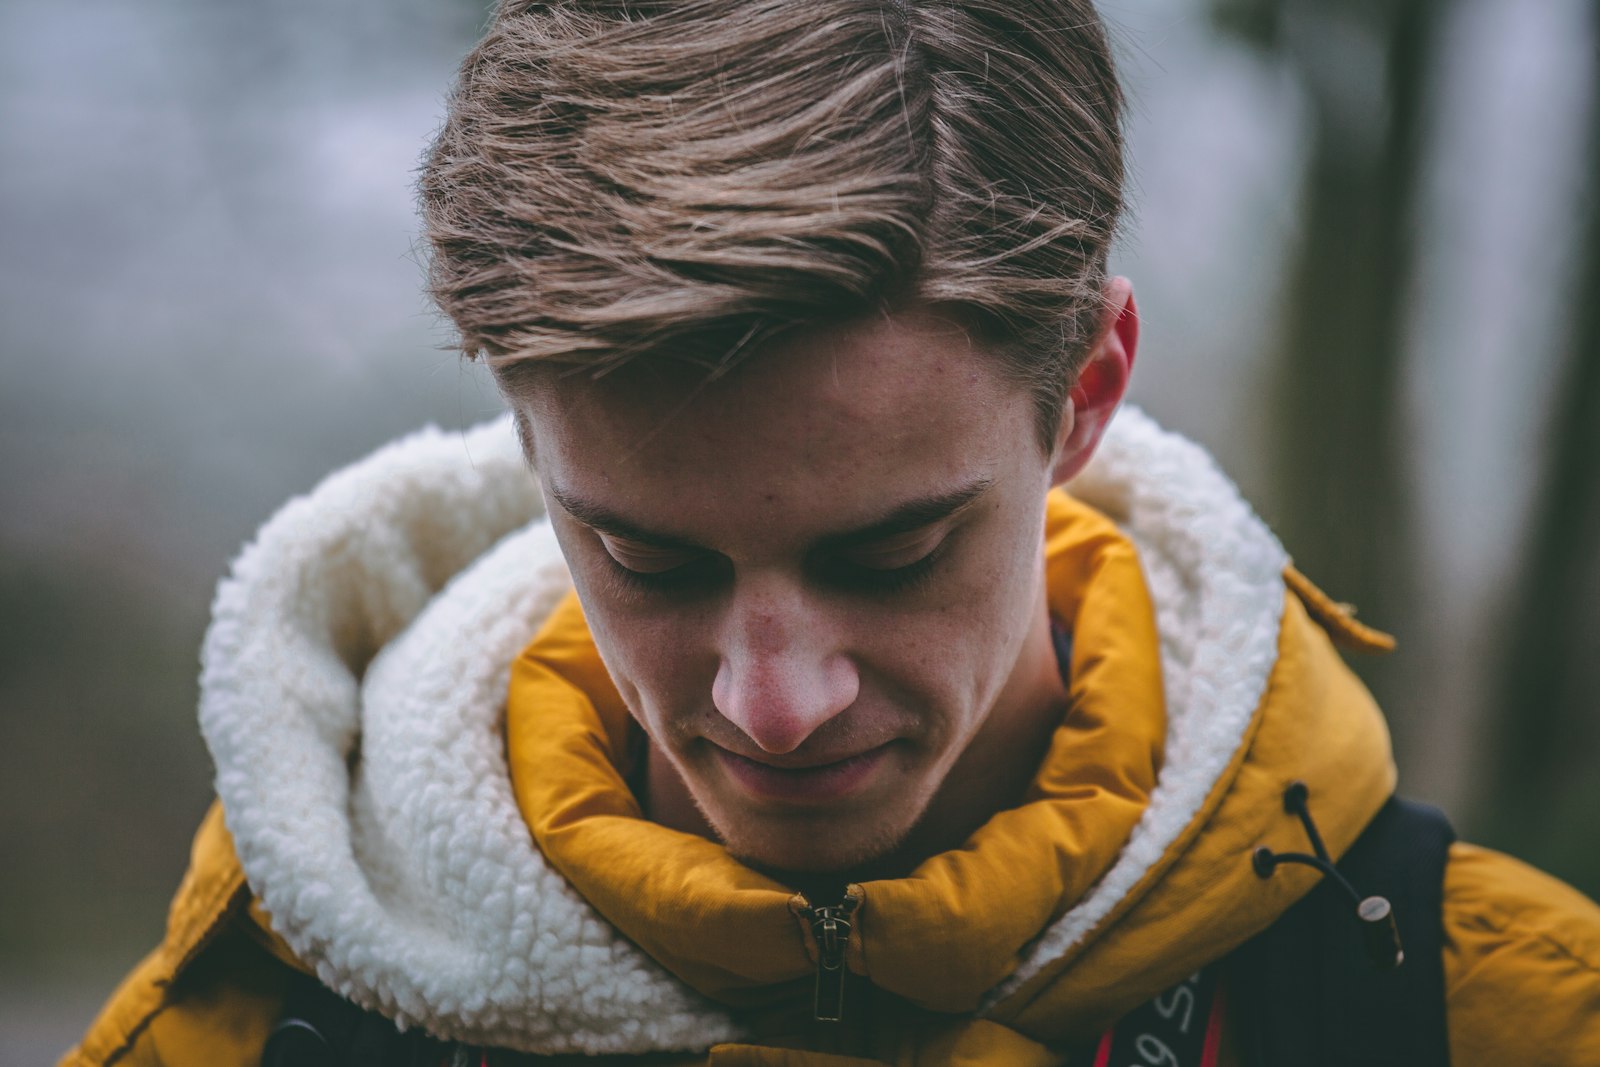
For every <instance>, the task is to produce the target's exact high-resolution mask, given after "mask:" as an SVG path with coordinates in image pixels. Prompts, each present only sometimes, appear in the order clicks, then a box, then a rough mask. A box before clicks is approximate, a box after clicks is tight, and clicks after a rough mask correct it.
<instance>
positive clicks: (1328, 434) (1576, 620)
mask: <svg viewBox="0 0 1600 1067" xmlns="http://www.w3.org/2000/svg"><path fill="white" fill-rule="evenodd" d="M1593 7H1594V0H1548V3H1543V2H1542V3H1541V4H1539V5H1526V4H1524V3H1522V2H1521V0H1103V3H1102V8H1103V10H1104V11H1105V14H1106V16H1107V18H1108V21H1109V22H1110V23H1111V24H1112V27H1113V32H1114V34H1115V36H1116V37H1117V38H1118V40H1119V42H1120V44H1121V45H1122V49H1123V52H1124V68H1123V69H1124V74H1125V80H1126V82H1127V85H1128V89H1129V95H1130V100H1131V101H1132V121H1131V129H1130V137H1131V144H1132V157H1133V164H1132V190H1131V191H1132V198H1133V203H1134V213H1133V217H1132V218H1131V220H1130V226H1129V231H1128V236H1127V239H1126V240H1125V242H1124V244H1123V246H1122V248H1121V249H1120V250H1119V252H1118V254H1117V257H1116V263H1115V266H1116V268H1117V269H1118V270H1119V271H1121V272H1123V273H1127V274H1129V275H1130V276H1132V277H1133V278H1134V279H1135V281H1136V282H1137V283H1138V286H1139V293H1140V302H1141V310H1142V316H1143V333H1144V342H1143V348H1142V354H1141V356H1140V359H1139V367H1138V370H1137V372H1136V376H1135V386H1134V391H1135V399H1136V400H1137V401H1138V402H1140V403H1142V404H1144V405H1145V406H1146V407H1147V408H1149V409H1150V410H1151V411H1152V412H1153V413H1154V414H1155V415H1156V416H1157V417H1158V418H1160V419H1161V420H1162V421H1163V422H1165V423H1167V424H1168V425H1170V426H1172V427H1173V428H1175V429H1178V430H1180V431H1182V432H1185V433H1188V434H1190V435H1192V436H1194V437H1196V438H1198V439H1200V440H1201V441H1202V442H1204V443H1205V444H1206V445H1207V446H1208V447H1210V448H1211V449H1212V450H1213V451H1214V452H1215V453H1216V454H1217V456H1218V458H1219V461H1220V462H1221V463H1222V465H1223V466H1224V467H1225V468H1226V469H1228V470H1229V471H1230V472H1231V473H1233V474H1234V475H1235V476H1236V477H1237V478H1238V480H1239V482H1240V484H1241V486H1242V487H1243V489H1244V490H1245V492H1246V494H1247V495H1248V496H1250V497H1251V498H1252V499H1253V500H1255V501H1256V502H1257V503H1258V505H1259V506H1260V509H1261V511H1262V513H1263V514H1264V515H1265V516H1266V517H1267V518H1268V520H1269V521H1271V522H1272V523H1273V524H1274V525H1275V526H1276V527H1277V528H1278V529H1279V530H1280V532H1281V533H1282V534H1283V537H1284V540H1285V542H1286V543H1287V545H1288V547H1289V548H1290V550H1291V552H1292V553H1293V554H1294V555H1295V556H1296V558H1297V560H1298V561H1299V562H1300V563H1301V565H1302V566H1303V568H1304V569H1305V570H1307V571H1308V572H1309V573H1310V574H1311V575H1312V577H1313V578H1314V579H1316V580H1318V581H1319V582H1320V583H1322V584H1323V585H1324V586H1325V587H1326V588H1328V590H1329V591H1330V592H1331V593H1332V594H1333V595H1334V596H1336V597H1338V598H1340V599H1346V600H1351V601H1354V602H1356V603H1357V604H1359V605H1360V607H1361V609H1362V617H1363V618H1364V619H1366V620H1368V621H1370V622H1372V623H1374V624H1375V625H1378V626H1380V627H1385V628H1390V629H1393V630H1395V631H1396V632H1398V634H1399V636H1400V638H1401V642H1402V653H1401V655H1399V656H1397V657H1394V658H1393V659H1392V660H1390V661H1389V662H1388V663H1379V662H1373V663H1366V664H1362V665H1360V666H1361V669H1362V670H1363V671H1365V672H1366V674H1367V677H1368V678H1369V681H1370V682H1371V683H1372V684H1373V685H1374V687H1375V688H1376V689H1378V690H1379V692H1380V695H1381V696H1382V697H1383V698H1384V702H1385V706H1386V707H1387V709H1388V710H1389V712H1390V714H1391V717H1392V718H1393V720H1394V723H1395V728H1396V739H1397V750H1398V754H1399V757H1400V761H1401V769H1402V782H1403V785H1404V787H1405V788H1406V789H1407V790H1408V792H1410V793H1412V794H1413V795H1421V796H1423V797H1424V798H1428V799H1434V800H1438V801H1443V802H1447V803H1448V804H1449V805H1450V806H1451V808H1452V812H1453V814H1455V815H1456V816H1457V822H1458V825H1459V826H1460V827H1461V829H1463V830H1464V831H1465V833H1466V834H1467V835H1468V836H1477V837H1479V838H1480V839H1485V840H1487V841H1488V842H1489V843H1492V844H1498V845H1501V846H1502V847H1507V848H1508V849H1510V850H1511V851H1516V852H1519V853H1522V854H1524V855H1527V856H1529V858H1532V859H1535V860H1536V861H1537V862H1539V863H1541V864H1543V865H1545V866H1547V867H1549V868H1550V869H1552V870H1554V871H1556V872H1557V873H1560V874H1563V875H1564V876H1566V877H1569V878H1571V879H1573V880H1574V881H1575V883H1576V884H1577V885H1579V887H1580V888H1583V889H1585V890H1586V891H1587V892H1589V893H1590V894H1595V893H1596V892H1597V891H1600V850H1596V849H1594V848H1593V846H1592V843H1591V842H1592V840H1593V838H1594V836H1595V834H1594V831H1595V822H1596V820H1595V816H1594V814H1593V813H1594V812H1595V811H1597V810H1600V794H1597V793H1596V791H1595V790H1596V788H1597V787H1596V786H1595V785H1593V784H1592V783H1593V782H1595V781H1600V776H1595V775H1594V774H1593V773H1592V766H1593V763H1594V761H1595V759H1596V758H1597V756H1600V675H1597V664H1600V657H1596V656H1595V651H1596V650H1597V648H1600V614H1597V613H1600V608H1597V605H1600V551H1597V546H1600V484H1597V481H1600V474H1597V472H1600V441H1597V440H1596V437H1595V434H1596V432H1597V430H1596V427H1597V426H1600V410H1597V409H1600V386H1597V381H1596V379H1597V376H1600V370H1597V367H1600V320H1597V315H1600V310H1597V309H1600V302H1596V301H1595V300H1593V299H1592V295H1591V294H1593V293H1594V292H1596V291H1597V290H1600V222H1597V221H1596V218H1597V215H1600V213H1597V212H1596V211H1595V210H1594V190H1595V186H1594V183H1593V177H1594V175H1595V174H1596V173H1597V172H1600V121H1597V120H1600V88H1597V87H1600V65H1597V64H1596V62H1595V58H1594V57H1595V49H1594V27H1595V26H1596V25H1600V14H1596V13H1595V12H1594V11H1593V10H1592V8H1593ZM485 11H486V8H485V5H484V4H482V3H479V2H477V0H472V2H468V0H449V2H424V0H343V2H341V3H340V4H338V5H327V4H323V3H313V2H312V0H266V2H262V3H255V4H249V3H245V2H243V0H220V2H213V3H206V4H201V3H199V2H197V0H140V2H138V3H135V2H134V0H88V2H86V3H82V4H76V5H60V4H50V3H46V2H44V0H7V2H6V3H4V4H0V160H4V165H3V166H0V234H3V240H0V800H3V803H4V808H3V810H4V812H5V818H4V822H3V823H0V855H3V856H5V857H6V863H5V864H4V865H3V868H0V1062H23V1061H24V1060H35V1059H39V1058H43V1057H45V1056H46V1054H47V1053H48V1052H49V1051H50V1049H51V1048H52V1047H54V1046H56V1045H59V1044H61V1043H63V1042H66V1041H70V1040H71V1039H72V1038H73V1037H74V1036H75V1035H76V1033H77V1032H78V1031H79V1030H81V1027H82V1025H83V1024H84V1022H85V1021H86V1015H87V1012H88V1011H90V1010H91V1009H92V1002H94V1001H97V1000H98V999H99V998H100V997H103V996H104V995H105V994H106V993H107V992H109V990H110V988H111V986H112V984H113V983H114V982H115V980H116V978H117V977H118V976H120V974H121V973H122V972H124V971H125V970H126V969H127V968H128V967H129V966H130V965H131V964H132V962H133V961H134V960H135V959H137V957H138V956H139V955H140V954H141V953H142V952H144V951H145V950H147V949H148V948H149V947H150V946H151V945H152V944H154V942H155V941H156V940H157V939H158V937H159V935H160V931H161V925H162V921H163V916H164V910H165V906H166V902H167V899H168V897H169V895H170V893H171V891H172V889H173V888H174V887H175V886H176V883H177V880H178V877H179V876H180V874H181V872H182V868H183V864H184V860H185V855H186V851H187V846H188V839H189V835H190V834H191V832H192V830H193V827H194V825H195V823H196V821H197V820H198V818H199V815H200V813H201V812H202V811H203V809H204V807H205V805H206V803H207V801H208V798H209V792H210V785H209V780H210V774H211V770H210V766H209V762H208V760H207V757H206V755H205V752H204V749H203V746H202V745H201V743H200V741H199V738H198V734H197V731H196V728H195V724H194V704H195V697H196V674H197V662H196V650H197V649H198V647H199V642H200V637H201V634H202V632H203V628H204V625H205V620H206V610H207V604H208V601H209V598H210V595H211V589H212V587H213V585H214V583H215V582H216V580H217V578H218V577H219V576H220V575H221V574H222V573H223V572H224V571H225V569H226V566H227V561H228V560H229V558H230V557H231V556H232V555H233V553H234V552H235V551H236V550H237V547H238V546H239V544H240V543H242V542H243V541H244V540H246V539H247V538H248V537H249V536H250V534H251V533H252V532H253V531H254V529H255V528H256V527H257V526H258V525H259V524H260V523H261V521H263V520H264V519H265V518H266V517H267V516H268V515H270V514H271V513H272V511H273V510H274V509H275V508H276V507H277V506H279V505H280V504H281V502H282V501H283V500H284V499H285V498H287V497H288V496H289V495H291V494H293V493H296V492H301V491H304V490H305V489H307V488H309V487H310V486H311V485H312V484H314V483H315V481H316V480H317V479H318V478H319V477H321V476H322V475H323V474H324V473H326V472H327V471H329V470H331V469H333V468H334V467H336V466H338V465H340V464H342V463H345V462H348V461H349V460H351V459H354V458H356V457H358V456H360V455H361V454H363V453H365V452H367V451H369V450H370V449H371V448H373V447H375V446H376V445H378V444H380V443H381V442H383V441H385V440H387V439H389V438H391V437H393V436H396V435H398V434H401V433H404V432H406V431H408V430H410V429H412V428H414V427H416V426H418V425H420V424H422V423H424V422H427V421H434V422H438V423H440V424H443V425H446V426H465V425H468V424H471V423H473V422H476V421H478V420H480V419H482V418H484V417H487V416H488V415H490V414H492V413H493V412H494V411H495V410H497V408H498V403H497V401H496V399H495V397H494V395H493V391H492V389H491V388H490V386H489V385H488V384H487V383H486V382H485V381H484V379H483V378H482V376H481V375H480V374H478V373H477V372H476V371H474V370H472V369H470V368H463V367H462V366H461V365H460V363H459V361H458V359H457V357H456V356H455V355H454V354H453V353H452V352H451V351H450V350H449V340H450V338H449V334H448V331H447V330H445V329H444V328H443V326H442V325H441V324H440V323H439V322H438V320H437V318H436V316H435V315H434V313H433V312H432V311H430V310H429V308H428V307H427V305H426V302H425V301H424V300H423V298H422V294H421V273H420V269H419V264H418V262H417V255H416V252H415V249H414V247H413V246H414V242H415V240H416V224H415V219H414V214H413V210H412V205H411V192H410V182H411V179H412V170H413V168H414V166H415V163H416V160H417V159H418V157H419V155H420V153H421V151H422V149H423V147H424V145H425V143H426V140H427V137H428V135H429V133H430V132H431V130H432V128H433V126H434V125H435V124H436V123H437V121H438V119H439V116H440V115H441V113H442V100H443V95H444V93H445V91H446V87H447V86H448V83H449V79H450V76H451V74H452V72H453V69H454V66H455V64H456V63H457V62H458V61H459V59H460V57H461V55H462V54H463V52H464V51H465V49H466V48H467V47H468V46H469V45H470V42H471V41H472V39H473V37H474V36H475V34H476V32H477V29H478V28H479V26H480V25H481V23H482V21H483V19H484V16H485ZM1591 100H1595V101H1596V102H1595V103H1594V104H1591V103H1590V101H1591ZM1587 153H1594V154H1595V155H1594V158H1592V159H1591V158H1590V155H1589V154H1587ZM1580 215H1581V216H1582V217H1583V218H1584V219H1585V220H1586V221H1585V223H1584V224H1583V225H1575V224H1574V219H1575V218H1578V217H1579V216H1580ZM41 989H42V990H46V991H47V992H46V993H43V994H41V993H40V992H39V991H40V990H41ZM52 991H56V992H52ZM17 996H23V997H24V999H23V1000H20V1001H19V1000H17V999H16V997H17ZM41 1003H45V1004H50V1003H54V1004H57V1005H67V1006H69V1007H67V1008H63V1009H61V1010H58V1011H57V1012H54V1013H52V1012H50V1011H45V1010H36V1009H37V1008H38V1005H40V1004H41ZM19 1005H23V1006H24V1007H19ZM30 1042H31V1043H30ZM23 1049H27V1050H29V1051H28V1053H27V1054H26V1055H25V1054H24V1052H23V1051H21V1050H23Z"/></svg>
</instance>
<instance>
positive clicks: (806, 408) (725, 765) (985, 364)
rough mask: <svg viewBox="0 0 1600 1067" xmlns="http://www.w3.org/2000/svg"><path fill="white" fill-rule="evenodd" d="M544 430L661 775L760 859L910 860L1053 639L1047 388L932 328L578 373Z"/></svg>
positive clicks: (573, 562) (600, 612) (879, 322)
mask: <svg viewBox="0 0 1600 1067" xmlns="http://www.w3.org/2000/svg"><path fill="white" fill-rule="evenodd" d="M523 413H524V415H525V416H526V417H527V418H528V422H529V426H530V430H531V435H532V442H533V446H534V451H535V454H536V456H537V462H538V471H539V476H540V478H541V480H542V482H543V485H544V488H545V491H546V497H547V499H548V500H549V503H550V513H551V520H552V522H553V523H554V526H555V530H556V533H557V535H558V537H559V539H560V542H561V546H562V549H563V551H564V552H565V553H566V557H567V561H568V563H569V564H570V566H571V569H572V574H573V579H574V582H575V583H576V586H577V589H578V593H579V595H580V597H581V598H582V601H583V605H584V610H585V613H586V615H587V617H588V620H589V623H590V626H591V628H592V630H593V633H594V637H595V641H596V644H597V645H598V647H599V650H600V653H601V655H602V657H603V658H604V660H605V663H606V666H607V668H608V670H609V671H610V673H611V676H612V678H613V679H614V680H615V681H616V684H617V687H618V690H619V691H620V693H621V694H622V697H623V698H624V700H625V701H626V702H627V705H628V707H629V708H630V709H631V711H632V713H633V715H634V716H635V718H636V719H637V720H638V722H639V723H640V725H641V726H642V727H643V728H644V730H645V732H646V733H647V734H648V735H649V738H650V740H651V742H652V745H653V747H654V748H655V749H656V750H657V752H658V753H659V757H658V758H655V759H653V760H652V774H654V773H656V772H657V769H658V768H659V769H670V772H672V773H675V774H676V775H677V776H678V777H679V778H681V781H682V784H683V786H684V787H686V789H687V791H688V793H689V795H690V796H691V797H692V798H693V800H694V802H695V805H696V806H697V807H698V808H699V810H700V812H701V813H702V814H703V816H704V818H705V820H706V822H708V823H709V825H710V827H711V828H712V829H713V830H714V831H715V832H716V834H717V835H718V836H719V837H720V838H721V839H722V840H723V841H724V842H725V843H726V845H727V846H728V848H729V849H730V850H731V851H732V852H733V853H734V854H735V855H737V856H739V857H741V858H743V859H745V860H747V861H750V862H753V863H757V864H759V865H763V866H768V867H775V868H781V869H787V870H811V871H816V870H822V871H834V870H843V869H846V868H850V867H855V866H859V865H860V864H862V863H865V862H868V861H870V860H872V859H874V858H877V857H880V856H883V855H884V854H886V853H888V852H889V851H891V850H892V849H894V848H895V847H896V846H897V845H898V844H900V843H901V842H902V841H903V840H904V839H905V837H906V835H907V834H908V833H909V832H910V831H911V830H912V828H913V827H914V826H915V825H916V823H917V821H918V819H919V818H920V817H921V816H922V815H923V814H924V812H925V811H927V810H928V808H929V805H930V803H933V802H934V800H935V798H936V796H937V795H938V794H939V793H940V791H941V787H943V786H946V785H947V781H949V780H951V779H950V778H949V776H950V772H951V770H952V768H953V767H956V765H957V760H958V758H959V757H961V756H962V754H963V752H964V751H966V750H967V749H968V747H969V744H970V743H971V742H973V740H974V738H975V737H978V736H979V734H980V729H981V728H982V727H984V725H985V723H986V720H988V719H989V717H990V715H991V712H992V711H993V710H994V709H995V708H996V707H997V705H1003V704H1004V703H1005V702H1006V700H1007V699H1008V694H1013V693H1014V692H1015V691H1016V689H1017V683H1016V679H1015V678H1014V675H1016V674H1017V673H1018V672H1019V663H1021V662H1022V657H1021V652H1022V649H1023V647H1024V644H1025V642H1026V641H1027V640H1028V639H1029V637H1030V634H1031V635H1032V636H1033V638H1034V641H1033V642H1032V643H1034V644H1037V636H1038V630H1039V628H1040V627H1041V626H1044V625H1046V623H1045V615H1044V606H1043V592H1042V566H1041V562H1040V552H1041V549H1040V544H1041V532H1042V529H1043V522H1044V506H1045V503H1044V502H1045V494H1046V492H1047V491H1048V489H1049V487H1050V480H1051V477H1050V476H1051V463H1050V460H1049V457H1047V456H1046V455H1045V454H1044V452H1043V450H1042V449H1041V448H1040V447H1039V443H1038V439H1037V436H1036V432H1035V423H1034V415H1033V407H1032V398H1031V396H1030V395H1029V393H1028V392H1027V391H1026V390H1024V389H1022V388H1019V387H1018V386H1016V385H1014V384H1012V383H1010V382H1008V381H1006V380H1005V379H1004V378H1003V377H1002V376H1001V374H1000V372H999V370H998V362H997V360H996V359H995V357H993V356H992V355H990V354H988V353H986V352H983V351H981V350H979V349H977V348H975V346H974V344H973V343H972V342H970V341H969V340H968V337H967V334H966V333H965V332H963V331H962V330H961V329H960V328H959V327H957V326H956V325H955V324H954V323H952V322H950V321H949V320H947V319H943V318H939V317H936V316H934V315H932V314H931V313H906V314H903V315H900V316H897V317H895V318H876V319H870V320H865V321H863V322H861V323H858V324H855V325H851V326H847V327H837V328H832V329H828V330H820V331H814V332H810V333H806V334H802V335H799V336H797V337H796V338H794V339H792V340H788V341H784V342H782V343H780V344H778V345H775V346H774V347H773V348H772V349H771V350H770V351H765V352H762V353H760V354H759V355H758V356H757V357H756V358H754V359H752V360H751V361H750V362H749V363H748V364H746V365H745V366H743V367H741V368H739V369H738V370H736V371H735V372H733V373H732V374H730V375H729V376H727V377H726V378H724V379H722V380H720V381H717V382H714V383H712V384H710V385H704V384H694V383H692V382H690V381H689V380H688V379H687V378H683V379H679V378H678V377H676V376H675V375H672V374H663V372H660V371H658V370H657V371H652V370H649V369H645V368H637V369H631V370H628V371H624V372H622V373H619V374H617V375H613V376H611V377H609V378H607V379H603V380H601V381H599V382H594V381H590V380H586V379H578V378H568V379H565V380H562V381H560V382H558V383H556V384H554V385H553V386H552V387H550V388H548V389H546V390H545V391H544V392H543V393H542V394H541V395H540V396H539V397H538V398H536V399H533V400H531V401H528V402H527V403H526V404H525V406H524V407H523ZM981 747H982V746H981V745H980V746H976V748H981ZM663 758H664V759H663ZM970 762H971V760H968V761H964V762H963V764H962V766H961V768H960V771H959V774H960V775H962V776H965V775H969V774H971V773H973V772H974V771H977V772H979V773H981V770H982V768H972V767H970V766H969V764H970ZM652 792H654V790H653V789H652Z"/></svg>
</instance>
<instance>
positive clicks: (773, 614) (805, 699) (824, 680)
mask: <svg viewBox="0 0 1600 1067" xmlns="http://www.w3.org/2000/svg"><path fill="white" fill-rule="evenodd" d="M721 644H722V648H721V650H720V652H721V662H720V663H719V664H718V666H717V676H716V679H715V680H714V681H713V682H712V684H711V700H712V702H713V703H714V704H715V705H716V708H717V710H718V711H719V712H721V713H722V715H723V717H724V718H726V719H727V720H728V721H730V722H732V723H733V724H734V725H735V726H737V727H739V729H740V730H743V731H744V733H745V735H746V736H748V737H749V738H750V740H752V741H754V742H755V744H756V745H757V746H758V747H759V748H760V749H761V750H762V751H763V752H770V753H772V754H774V755H780V754H783V753H786V752H793V751H794V750H795V749H797V748H799V747H800V746H801V745H802V744H803V743H804V742H805V740H806V738H808V737H810V736H811V735H812V734H813V733H815V732H816V730H817V728H818V727H820V726H821V725H822V724H823V723H825V722H827V721H828V720H829V719H831V718H833V717H834V716H835V715H838V714H839V713H840V712H842V711H844V710H845V709H846V708H848V707H849V706H850V705H851V704H853V703H855V699H856V695H857V693H858V692H859V691H860V677H859V675H858V674H857V672H856V668H855V665H854V664H853V663H852V662H851V661H850V659H849V657H848V656H846V655H844V654H843V653H842V652H840V651H838V648H837V646H838V641H837V639H836V631H835V630H834V629H833V628H832V627H830V626H829V625H828V623H827V620H826V615H825V613H822V612H817V611H812V610H809V609H808V606H807V604H806V600H805V597H804V594H803V593H802V592H801V591H799V590H784V589H782V588H772V587H770V586H769V587H767V588H765V589H748V590H745V591H743V592H741V593H736V594H735V597H734V600H733V603H732V604H731V606H730V608H729V611H728V614H727V616H726V617H725V620H724V627H723V640H722V642H721Z"/></svg>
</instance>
